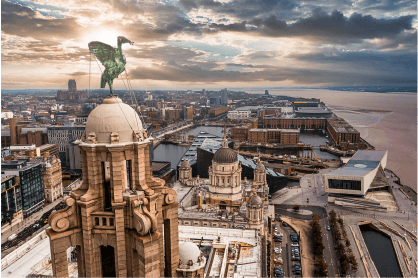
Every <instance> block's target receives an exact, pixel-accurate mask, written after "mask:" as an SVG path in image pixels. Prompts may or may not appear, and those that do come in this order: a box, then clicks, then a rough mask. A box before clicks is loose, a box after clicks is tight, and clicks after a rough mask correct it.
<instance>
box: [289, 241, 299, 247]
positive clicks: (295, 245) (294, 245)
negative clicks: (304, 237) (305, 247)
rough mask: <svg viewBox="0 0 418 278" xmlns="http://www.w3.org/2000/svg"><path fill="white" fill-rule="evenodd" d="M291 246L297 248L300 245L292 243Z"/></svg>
mask: <svg viewBox="0 0 418 278" xmlns="http://www.w3.org/2000/svg"><path fill="white" fill-rule="evenodd" d="M291 246H293V247H297V246H299V243H297V242H294V243H292V244H291Z"/></svg>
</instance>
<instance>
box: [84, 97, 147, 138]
mask: <svg viewBox="0 0 418 278" xmlns="http://www.w3.org/2000/svg"><path fill="white" fill-rule="evenodd" d="M134 131H136V132H140V133H142V132H143V127H142V122H141V120H140V119H139V116H138V113H136V112H135V110H134V109H133V108H132V107H130V106H129V105H127V104H125V103H122V100H121V99H120V98H118V97H117V96H112V97H107V98H106V99H105V100H103V104H101V105H99V106H97V107H96V108H95V109H93V111H91V113H90V115H89V117H88V118H87V122H86V136H89V134H91V133H92V132H94V133H95V135H96V141H97V143H98V144H110V143H111V134H112V133H114V134H116V133H117V134H118V135H119V143H127V142H133V141H134V140H133V136H134Z"/></svg>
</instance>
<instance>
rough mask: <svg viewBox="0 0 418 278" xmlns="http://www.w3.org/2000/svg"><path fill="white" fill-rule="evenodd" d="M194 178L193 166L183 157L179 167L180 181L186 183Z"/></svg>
mask: <svg viewBox="0 0 418 278" xmlns="http://www.w3.org/2000/svg"><path fill="white" fill-rule="evenodd" d="M191 178H192V167H191V166H190V164H189V161H188V160H187V159H183V161H182V162H181V165H180V168H179V181H180V182H181V183H185V182H186V181H187V180H189V179H191Z"/></svg>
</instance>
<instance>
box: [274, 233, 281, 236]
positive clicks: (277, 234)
mask: <svg viewBox="0 0 418 278" xmlns="http://www.w3.org/2000/svg"><path fill="white" fill-rule="evenodd" d="M274 235H275V236H283V233H275V234H274Z"/></svg>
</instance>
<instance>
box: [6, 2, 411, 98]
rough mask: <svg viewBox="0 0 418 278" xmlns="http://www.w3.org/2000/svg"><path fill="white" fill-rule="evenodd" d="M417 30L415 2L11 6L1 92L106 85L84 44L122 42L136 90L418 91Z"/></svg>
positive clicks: (120, 84)
mask: <svg viewBox="0 0 418 278" xmlns="http://www.w3.org/2000/svg"><path fill="white" fill-rule="evenodd" d="M416 27H417V18H416V3H415V2H414V1H405V2H400V3H380V2H376V3H373V1H357V2H351V1H345V2H340V1H331V2H330V1H326V2H325V1H323V2H320V1H316V2H314V3H311V2H308V3H306V2H302V1H296V2H293V1H277V2H276V1H240V2H238V1H199V0H197V1H193V0H190V1H189V0H183V1H159V2H157V1H150V2H146V3H135V2H130V1H112V2H110V3H106V2H103V1H89V3H88V5H87V4H86V3H85V2H83V1H46V0H41V1H36V2H32V1H6V0H3V1H2V67H3V70H2V88H3V89H23V88H31V89H53V88H62V89H63V88H65V87H66V84H67V81H68V79H76V81H77V84H78V87H79V88H80V89H81V88H83V89H84V88H88V87H89V75H90V88H91V89H98V88H99V80H100V74H101V72H100V69H99V66H98V64H97V63H96V61H95V58H94V56H93V55H92V57H91V62H90V55H89V52H88V47H87V43H88V42H90V41H94V40H98V41H101V42H104V43H108V44H110V45H112V46H113V47H116V38H117V36H119V35H120V36H125V37H126V38H128V39H129V40H131V41H133V42H135V45H134V46H130V45H124V46H123V53H124V54H125V56H126V59H127V64H126V69H127V70H128V73H129V75H130V80H131V83H132V87H133V88H138V89H164V88H170V89H188V88H191V87H192V88H208V89H212V88H224V87H228V88H230V87H235V88H245V87H259V88H261V87H281V86H283V87H292V86H313V87H320V86H340V85H394V84H399V85H413V84H415V83H416V61H417V60H416V57H417V55H416V45H417V41H416ZM90 65H91V68H90ZM100 66H101V69H102V70H103V66H102V65H100ZM89 70H90V74H89ZM22 76H24V77H25V78H24V79H23V78H22ZM123 77H124V78H125V74H123ZM121 89H125V86H124V83H123V81H122V79H121V77H119V78H118V79H115V90H121Z"/></svg>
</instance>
